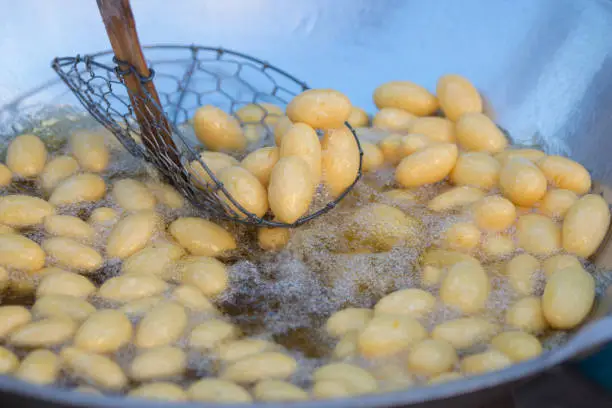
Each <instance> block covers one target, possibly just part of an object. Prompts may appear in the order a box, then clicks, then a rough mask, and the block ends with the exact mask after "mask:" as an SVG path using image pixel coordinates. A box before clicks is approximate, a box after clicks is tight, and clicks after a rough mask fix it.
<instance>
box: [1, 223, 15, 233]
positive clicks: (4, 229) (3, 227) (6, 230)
mask: <svg viewBox="0 0 612 408" xmlns="http://www.w3.org/2000/svg"><path fill="white" fill-rule="evenodd" d="M14 233H15V228H13V227H9V226H8V225H4V224H0V234H14Z"/></svg>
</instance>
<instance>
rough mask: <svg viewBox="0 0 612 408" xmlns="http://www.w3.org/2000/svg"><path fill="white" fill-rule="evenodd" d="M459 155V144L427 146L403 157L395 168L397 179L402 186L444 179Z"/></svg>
mask: <svg viewBox="0 0 612 408" xmlns="http://www.w3.org/2000/svg"><path fill="white" fill-rule="evenodd" d="M457 155H458V151H457V146H456V145H454V144H452V143H440V144H436V145H432V146H429V147H425V148H423V149H422V150H419V151H417V152H415V153H413V154H411V155H410V156H408V157H405V158H404V159H402V161H401V162H400V164H398V166H397V169H396V170H395V180H396V181H397V182H398V183H399V184H400V185H401V186H402V187H418V186H422V185H425V184H431V183H437V182H438V181H442V180H443V179H444V178H446V176H448V174H449V173H450V172H451V170H452V169H453V167H454V166H455V163H456V162H457Z"/></svg>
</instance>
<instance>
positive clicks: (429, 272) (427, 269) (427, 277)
mask: <svg viewBox="0 0 612 408" xmlns="http://www.w3.org/2000/svg"><path fill="white" fill-rule="evenodd" d="M440 282H442V270H441V269H440V268H436V267H435V266H431V265H425V266H424V267H423V269H422V270H421V286H423V287H426V288H431V287H434V286H436V285H438V284H439V283H440Z"/></svg>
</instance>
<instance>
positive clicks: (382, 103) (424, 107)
mask: <svg viewBox="0 0 612 408" xmlns="http://www.w3.org/2000/svg"><path fill="white" fill-rule="evenodd" d="M373 98H374V103H375V104H376V107H377V108H378V109H383V108H397V109H403V110H404V111H406V112H410V113H412V114H414V115H416V116H427V115H431V114H432V113H434V112H435V111H436V110H437V109H438V100H437V98H436V97H435V96H434V95H432V94H431V93H430V92H429V91H428V90H427V89H425V88H423V87H422V86H420V85H417V84H415V83H414V82H410V81H390V82H386V83H384V84H382V85H380V86H379V87H378V88H376V90H374V96H373Z"/></svg>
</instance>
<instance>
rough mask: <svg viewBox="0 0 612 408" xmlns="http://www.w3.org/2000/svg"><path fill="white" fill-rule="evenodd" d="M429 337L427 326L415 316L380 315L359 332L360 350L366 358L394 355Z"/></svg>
mask: <svg viewBox="0 0 612 408" xmlns="http://www.w3.org/2000/svg"><path fill="white" fill-rule="evenodd" d="M425 337H427V331H426V330H425V328H424V327H423V326H422V325H421V324H420V323H419V322H418V321H417V320H416V319H414V318H412V317H409V316H397V315H378V316H375V317H374V318H372V320H370V321H369V322H368V324H367V325H366V327H365V328H364V329H363V330H362V331H361V332H360V333H359V339H358V347H359V352H360V353H361V355H362V356H363V357H366V358H381V357H388V356H392V355H394V354H396V353H398V352H401V351H404V350H407V349H408V348H410V346H412V345H413V344H416V343H418V342H419V341H421V340H423V339H424V338H425Z"/></svg>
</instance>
